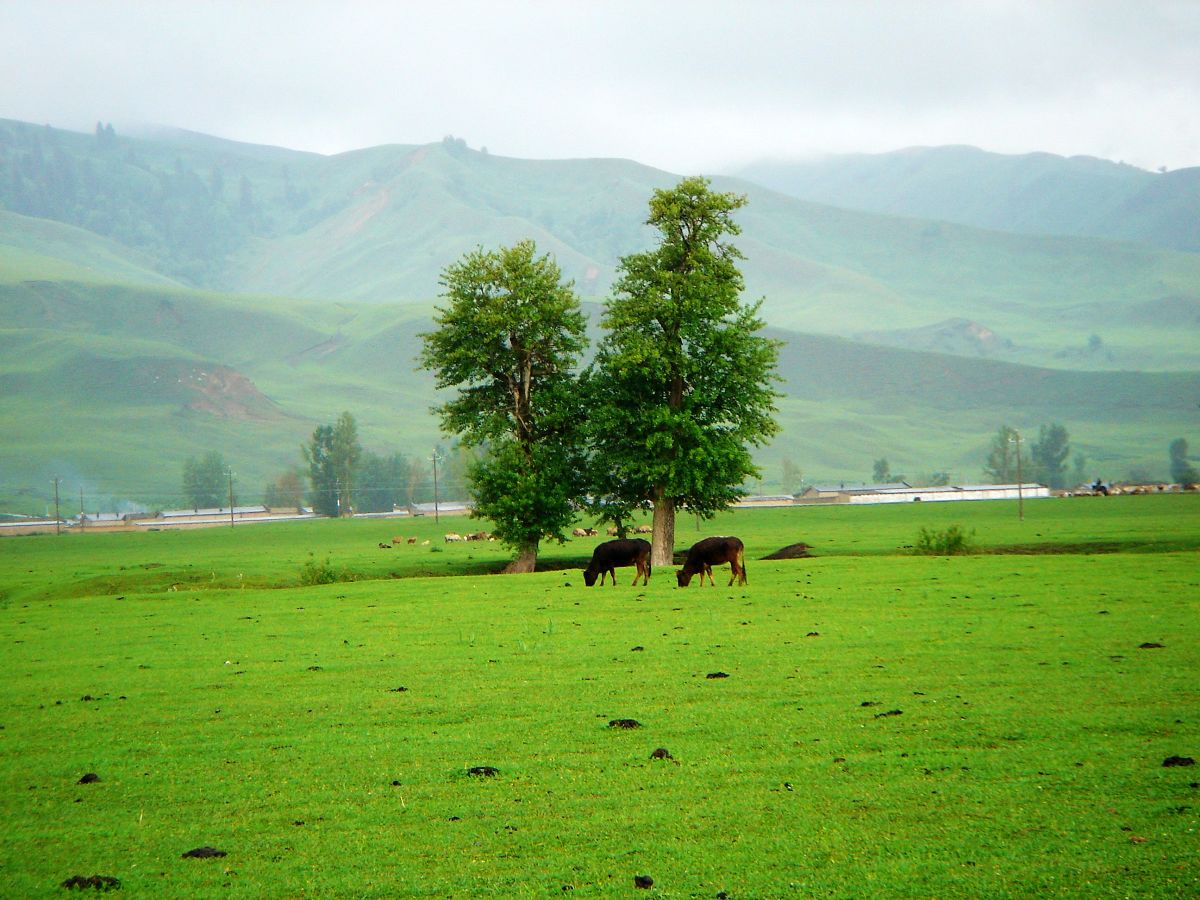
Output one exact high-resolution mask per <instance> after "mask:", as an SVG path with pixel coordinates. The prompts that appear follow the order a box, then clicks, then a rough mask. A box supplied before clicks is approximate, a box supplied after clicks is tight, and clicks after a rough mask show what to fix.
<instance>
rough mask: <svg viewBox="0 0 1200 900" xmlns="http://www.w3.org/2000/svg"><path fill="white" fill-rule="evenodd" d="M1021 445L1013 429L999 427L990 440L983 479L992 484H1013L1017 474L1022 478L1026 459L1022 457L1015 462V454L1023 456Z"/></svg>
mask: <svg viewBox="0 0 1200 900" xmlns="http://www.w3.org/2000/svg"><path fill="white" fill-rule="evenodd" d="M1023 443H1024V441H1023V439H1022V438H1021V436H1020V435H1019V434H1018V433H1017V430H1016V429H1015V428H1012V427H1010V426H1008V425H1001V426H1000V428H999V429H998V430H997V431H996V434H995V436H994V437H993V438H992V445H991V448H990V449H989V451H988V458H987V463H986V464H985V465H984V467H983V474H984V477H985V478H988V479H990V480H991V482H992V484H1015V483H1016V481H1017V476H1018V472H1020V476H1021V477H1022V478H1024V477H1025V476H1026V473H1025V471H1024V467H1025V465H1026V460H1027V459H1028V457H1027V456H1026V455H1022V456H1021V462H1020V463H1019V464H1018V462H1017V454H1018V453H1022V454H1023V451H1022V449H1021V447H1022V444H1023Z"/></svg>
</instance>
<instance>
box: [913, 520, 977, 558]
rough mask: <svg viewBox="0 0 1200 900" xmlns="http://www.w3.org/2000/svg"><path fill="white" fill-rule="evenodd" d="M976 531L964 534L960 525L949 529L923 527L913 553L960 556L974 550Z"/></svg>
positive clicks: (951, 526)
mask: <svg viewBox="0 0 1200 900" xmlns="http://www.w3.org/2000/svg"><path fill="white" fill-rule="evenodd" d="M974 543H975V531H974V530H973V529H972V530H971V531H969V532H964V531H963V530H962V528H961V527H960V526H958V525H950V526H949V527H947V528H943V529H937V528H926V527H922V528H921V530H920V532H919V533H918V534H917V542H916V543H915V544H914V545H913V553H916V554H918V555H920V556H958V555H961V554H964V553H970V552H971V551H972V550H973V549H974Z"/></svg>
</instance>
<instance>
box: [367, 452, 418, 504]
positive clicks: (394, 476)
mask: <svg viewBox="0 0 1200 900" xmlns="http://www.w3.org/2000/svg"><path fill="white" fill-rule="evenodd" d="M356 477H357V482H356V483H357V485H358V487H357V489H356V491H355V495H354V496H355V509H357V510H358V511H359V512H391V510H392V509H393V508H394V507H396V506H401V505H404V504H407V503H411V502H413V497H412V496H411V495H410V491H411V486H412V480H411V479H412V465H411V464H410V462H409V460H408V457H407V456H405V455H404V454H403V453H393V454H392V455H391V456H382V455H380V454H378V453H372V452H371V451H369V450H368V451H365V452H364V453H363V455H362V459H361V460H360V462H359V465H358V469H357V475H356Z"/></svg>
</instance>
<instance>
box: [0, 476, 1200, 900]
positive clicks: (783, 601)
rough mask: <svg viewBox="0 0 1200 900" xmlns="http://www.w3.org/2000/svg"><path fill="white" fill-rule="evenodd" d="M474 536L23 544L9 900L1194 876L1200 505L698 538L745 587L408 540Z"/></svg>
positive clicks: (549, 555) (661, 892)
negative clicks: (1175, 760) (738, 567)
mask: <svg viewBox="0 0 1200 900" xmlns="http://www.w3.org/2000/svg"><path fill="white" fill-rule="evenodd" d="M950 525H958V526H960V527H961V528H963V529H964V530H966V531H968V532H973V533H974V540H975V543H976V547H977V551H978V552H976V553H974V554H972V555H968V556H959V557H917V556H913V555H912V554H911V553H910V552H909V551H908V550H907V549H906V547H907V546H908V545H911V544H913V543H914V541H915V539H916V537H917V533H918V531H919V529H920V528H922V527H925V528H931V529H941V528H946V527H949V526H950ZM466 526H468V523H467V522H466V520H463V519H444V520H443V521H442V522H441V523H434V522H433V521H431V520H418V521H415V522H397V521H394V520H393V521H387V522H380V521H365V522H364V521H354V522H337V521H325V522H316V523H302V524H298V525H280V526H266V525H261V526H249V527H239V528H233V529H227V528H216V529H209V530H204V531H193V532H157V533H148V534H127V535H83V536H79V535H64V536H62V537H57V538H56V537H54V536H44V537H30V538H10V539H7V540H3V541H0V591H2V592H3V594H2V595H0V644H2V645H3V646H5V647H6V648H7V653H6V657H5V658H6V660H7V662H8V665H7V675H8V677H7V678H5V679H4V683H3V686H2V687H0V710H2V712H0V821H2V822H3V823H4V828H3V829H2V830H0V895H3V896H11V897H38V896H57V895H61V894H62V893H63V891H62V889H61V888H60V887H59V885H60V884H61V882H63V881H64V880H65V879H67V878H69V877H71V876H73V875H76V874H79V875H83V876H91V875H94V874H100V875H108V876H112V877H115V878H119V879H120V880H121V883H122V895H141V896H161V897H182V896H188V897H208V896H222V897H228V896H235V897H264V896H272V897H276V896H285V897H299V896H313V897H316V896H321V897H385V896H455V897H476V896H497V897H512V896H531V897H541V896H564V895H568V894H569V895H570V896H592V897H608V896H662V897H717V896H721V895H722V892H724V895H725V896H728V897H777V896H837V897H848V896H937V897H1027V896H1038V895H1057V896H1076V897H1100V896H1112V897H1117V896H1129V895H1134V894H1136V895H1138V896H1155V897H1183V896H1194V895H1196V894H1197V893H1198V892H1200V862H1198V861H1197V856H1196V846H1197V844H1196V842H1197V827H1198V824H1200V815H1198V812H1197V811H1198V809H1200V788H1198V787H1197V784H1198V783H1200V771H1197V769H1195V768H1194V767H1188V766H1164V765H1163V762H1164V760H1166V759H1168V758H1170V757H1181V758H1187V757H1191V758H1195V757H1197V756H1200V752H1197V751H1200V716H1198V710H1200V684H1198V681H1197V675H1198V673H1200V616H1197V611H1198V610H1197V607H1198V605H1200V568H1198V567H1197V562H1198V557H1197V550H1198V549H1200V499H1198V498H1196V497H1195V496H1158V497H1128V498H1107V499H1103V498H1098V499H1095V500H1092V499H1088V500H1083V499H1079V500H1061V501H1060V500H1040V501H1036V502H1030V503H1027V504H1026V505H1025V520H1024V521H1020V520H1018V518H1017V508H1016V504H1013V503H976V504H951V503H947V504H926V505H921V506H919V507H918V506H913V505H907V506H903V507H899V506H898V507H866V508H858V509H830V508H825V509H796V508H793V509H783V510H755V511H738V512H734V513H730V514H728V515H727V516H723V517H721V518H720V519H718V520H717V521H715V522H710V523H704V525H703V526H702V530H701V531H696V530H695V523H694V522H693V521H691V520H683V519H681V520H680V522H679V527H678V532H677V544H678V546H679V547H681V548H684V547H686V546H687V545H688V544H690V543H691V542H692V541H693V540H694V539H696V538H698V537H699V536H701V535H703V534H715V533H730V532H732V533H736V534H738V535H740V536H741V537H742V538H743V539H744V540H745V542H746V544H747V565H748V573H749V584H748V585H746V586H744V587H737V588H726V587H725V586H724V582H725V581H726V580H727V578H726V579H722V578H721V575H720V573H719V572H718V573H717V578H718V587H716V588H712V587H706V588H700V587H699V586H697V585H695V584H693V586H692V587H691V588H688V589H682V590H681V589H679V588H677V587H676V586H675V579H674V578H673V577H672V574H671V571H663V569H662V568H661V567H660V568H659V569H657V570H656V572H655V574H654V577H653V578H652V580H651V582H650V585H649V586H648V587H645V588H633V587H631V586H630V584H629V581H630V577H631V572H630V570H619V571H620V574H621V584H620V585H619V586H618V587H616V588H609V587H605V588H600V587H595V588H591V589H588V588H585V587H583V583H582V578H581V577H580V575H579V572H578V570H577V568H576V567H577V566H578V565H581V564H583V563H584V562H585V561H586V559H587V557H588V556H589V554H590V549H591V546H592V545H593V544H594V543H596V540H595V539H587V540H576V541H572V542H570V543H568V544H567V545H565V546H562V547H557V546H552V547H548V548H546V550H545V553H544V554H543V563H544V564H545V565H546V566H548V567H549V568H548V570H547V571H544V572H540V573H538V574H534V575H526V576H497V575H492V574H484V573H487V572H491V571H494V570H495V569H497V568H498V567H499V566H500V565H501V564H502V562H503V560H504V558H505V553H504V549H503V548H502V547H500V546H499V545H496V544H483V545H481V544H469V545H464V544H456V545H445V544H438V543H431V544H430V545H429V546H425V547H422V546H421V545H420V544H419V543H418V544H416V545H413V546H409V545H403V546H401V547H398V548H396V549H393V550H386V551H385V550H381V549H379V548H378V546H377V544H378V542H379V541H387V540H389V539H390V538H391V537H392V536H393V535H404V536H406V537H407V536H414V537H418V538H419V539H426V538H428V539H430V540H431V541H432V540H434V539H435V538H437V537H438V536H440V534H441V533H442V532H444V531H450V530H457V531H462V530H464V527H466ZM471 527H474V526H473V525H472V526H471ZM798 541H804V542H806V543H808V544H810V545H811V546H812V552H813V553H814V554H815V556H814V557H813V558H811V559H796V560H786V561H777V562H767V561H763V560H761V557H762V556H764V555H766V554H767V553H769V552H771V551H774V550H776V549H778V548H780V547H782V546H785V545H788V544H792V543H795V542H798ZM310 559H317V560H325V559H328V560H329V563H330V565H331V566H333V567H334V568H336V569H338V570H339V571H341V572H342V573H344V575H345V576H346V577H347V578H353V579H355V580H348V581H344V582H340V583H336V584H330V585H324V586H319V587H300V586H297V585H298V582H299V579H300V571H301V569H302V567H303V566H304V564H305V562H306V561H308V560H310ZM461 573H472V574H461ZM455 574H458V575H459V577H440V576H446V575H455ZM1144 644H1154V645H1159V646H1153V647H1151V646H1146V647H1143V646H1142V645H1144ZM720 674H724V675H726V676H728V677H709V676H713V675H720ZM618 719H632V720H635V721H637V722H638V723H640V725H641V727H640V728H632V729H625V728H617V727H610V726H609V723H610V722H611V721H613V720H618ZM658 748H665V749H666V750H667V751H668V752H669V754H670V758H666V759H652V758H651V754H652V752H653V751H655V750H656V749H658ZM479 766H491V767H494V768H495V769H496V770H497V774H495V775H493V776H474V775H470V774H468V770H469V769H470V768H472V767H479ZM85 773H95V774H97V775H98V776H99V778H100V780H99V781H98V782H96V783H92V784H79V783H78V782H79V779H80V778H81V776H83V775H84V774H85ZM201 846H212V847H216V848H219V849H220V850H223V851H225V852H226V853H227V855H226V856H224V857H220V858H211V859H184V858H181V856H182V854H183V853H184V852H185V851H188V850H190V849H193V848H197V847H201ZM637 875H646V876H650V877H651V878H653V881H654V884H653V887H652V888H650V889H649V890H646V891H639V890H638V889H637V888H635V886H634V877H635V876H637Z"/></svg>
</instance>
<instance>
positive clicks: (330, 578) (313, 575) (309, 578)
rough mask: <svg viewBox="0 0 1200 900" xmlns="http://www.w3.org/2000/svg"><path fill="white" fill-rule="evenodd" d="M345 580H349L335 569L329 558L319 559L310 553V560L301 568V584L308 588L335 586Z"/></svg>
mask: <svg viewBox="0 0 1200 900" xmlns="http://www.w3.org/2000/svg"><path fill="white" fill-rule="evenodd" d="M345 580H348V579H346V578H345V577H344V574H343V573H342V572H340V571H338V569H337V568H336V567H334V565H333V564H332V563H331V562H330V561H329V557H328V556H326V557H325V558H324V559H317V557H316V555H315V554H313V553H311V552H310V553H309V554H308V559H306V560H305V561H304V565H302V566H301V567H300V584H301V585H303V586H306V587H307V586H310V585H314V584H335V583H336V582H339V581H345Z"/></svg>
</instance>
